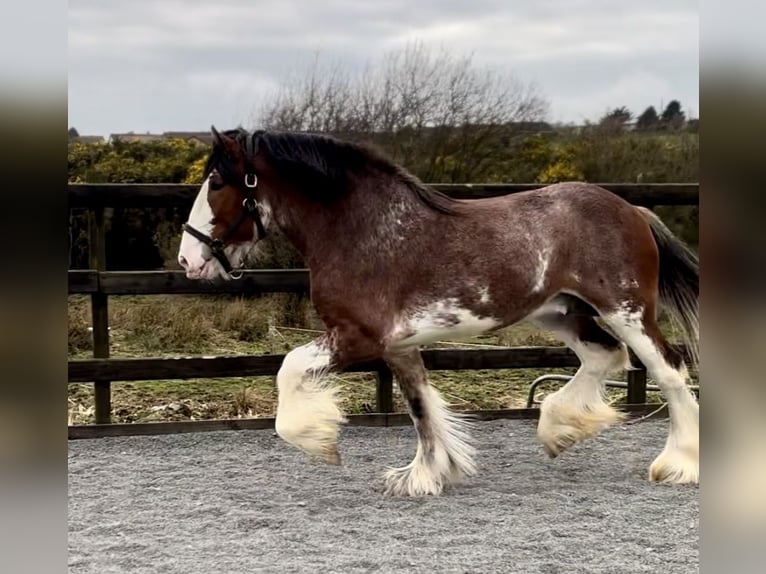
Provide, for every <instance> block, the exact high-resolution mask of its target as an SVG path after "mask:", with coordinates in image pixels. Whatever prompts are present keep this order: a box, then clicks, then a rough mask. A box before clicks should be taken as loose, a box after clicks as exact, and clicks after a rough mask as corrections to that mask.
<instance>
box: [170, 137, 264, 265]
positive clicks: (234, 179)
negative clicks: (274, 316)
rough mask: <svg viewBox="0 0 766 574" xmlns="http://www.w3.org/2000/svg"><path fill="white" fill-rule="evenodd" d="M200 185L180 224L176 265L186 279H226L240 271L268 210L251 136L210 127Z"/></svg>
mask: <svg viewBox="0 0 766 574" xmlns="http://www.w3.org/2000/svg"><path fill="white" fill-rule="evenodd" d="M212 133H213V149H212V151H211V153H210V156H209V158H208V161H207V165H206V166H205V172H204V177H205V179H204V182H203V184H202V187H201V188H200V190H199V193H198V194H197V197H196V199H195V201H194V205H193V206H192V209H191V212H190V214H189V218H188V221H187V222H186V223H185V224H184V233H183V237H182V239H181V245H180V247H179V250H178V262H179V263H180V264H181V266H182V267H183V268H184V269H185V270H186V276H187V277H188V278H190V279H214V278H216V277H219V276H220V277H223V278H225V279H228V278H231V277H234V276H236V273H237V270H238V269H241V268H242V267H244V265H245V263H246V261H247V258H248V256H249V255H250V253H251V252H252V251H253V248H254V247H255V245H256V243H258V241H260V240H261V239H263V237H264V235H265V229H266V226H267V225H268V223H269V220H270V211H269V209H268V207H267V206H266V205H265V203H264V201H263V198H262V197H259V196H260V195H261V190H259V188H258V177H257V175H256V172H255V155H256V153H257V149H256V148H255V145H254V143H253V142H254V136H253V135H251V134H248V133H246V132H244V131H243V130H230V131H225V132H223V133H219V132H218V131H217V130H216V129H215V127H213V128H212Z"/></svg>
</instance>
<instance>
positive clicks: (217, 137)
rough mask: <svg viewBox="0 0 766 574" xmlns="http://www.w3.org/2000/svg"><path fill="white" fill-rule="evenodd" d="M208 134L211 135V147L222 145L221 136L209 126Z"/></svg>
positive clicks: (213, 127)
mask: <svg viewBox="0 0 766 574" xmlns="http://www.w3.org/2000/svg"><path fill="white" fill-rule="evenodd" d="M210 132H211V133H212V134H213V145H217V146H219V145H223V139H222V138H221V134H220V133H219V132H218V130H217V129H215V126H210Z"/></svg>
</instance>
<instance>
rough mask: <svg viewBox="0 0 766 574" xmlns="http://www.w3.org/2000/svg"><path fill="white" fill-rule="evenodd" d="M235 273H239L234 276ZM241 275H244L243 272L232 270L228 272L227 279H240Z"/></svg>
mask: <svg viewBox="0 0 766 574" xmlns="http://www.w3.org/2000/svg"><path fill="white" fill-rule="evenodd" d="M235 273H239V275H235ZM242 275H244V271H242V269H237V270H234V269H232V270H231V271H229V277H231V278H232V279H242Z"/></svg>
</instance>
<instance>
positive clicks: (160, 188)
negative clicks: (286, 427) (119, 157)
mask: <svg viewBox="0 0 766 574" xmlns="http://www.w3.org/2000/svg"><path fill="white" fill-rule="evenodd" d="M68 185H69V194H68V197H69V207H70V208H73V207H84V208H95V207H191V205H192V203H194V198H195V197H196V196H197V194H198V193H199V189H200V186H199V185H192V184H185V183H125V184H123V183H70V184H68ZM544 185H545V184H541V183H443V184H442V183H438V184H429V187H431V188H433V189H437V190H439V191H441V192H443V193H445V194H446V195H449V196H451V197H454V198H456V199H478V198H482V197H497V196H501V195H508V194H511V193H520V192H523V191H529V190H531V189H538V188H540V187H544ZM597 185H600V186H602V187H604V188H606V189H608V190H610V191H612V192H613V193H615V194H616V195H619V196H620V197H622V198H624V199H625V200H627V201H629V202H630V203H633V204H634V205H646V206H653V205H697V204H698V203H699V184H697V183H599V184H597Z"/></svg>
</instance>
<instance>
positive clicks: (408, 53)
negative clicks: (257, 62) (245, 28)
mask: <svg viewBox="0 0 766 574" xmlns="http://www.w3.org/2000/svg"><path fill="white" fill-rule="evenodd" d="M547 110H548V104H547V102H546V101H545V100H544V99H543V98H542V97H541V96H540V95H539V94H538V91H537V89H536V87H535V86H534V85H525V84H523V83H522V82H520V81H519V80H518V79H516V78H515V77H514V76H513V75H512V74H510V73H508V72H506V71H503V70H497V69H493V68H490V67H478V66H476V65H475V64H474V62H473V57H472V56H471V55H469V56H455V55H453V54H451V53H449V52H447V51H445V50H441V51H439V52H436V53H433V52H431V51H430V50H428V49H427V48H426V47H425V46H423V45H422V44H411V45H408V46H406V47H405V48H404V49H402V50H400V51H395V52H390V53H388V54H386V55H384V57H383V58H382V59H381V60H380V61H379V62H377V63H374V64H368V65H367V66H366V67H365V69H364V70H362V71H361V72H357V73H351V72H350V71H348V70H347V69H345V68H343V67H342V66H341V65H340V64H338V63H334V64H331V65H329V66H322V65H321V64H320V61H319V58H318V57H317V58H316V59H315V60H314V62H313V66H312V67H311V68H310V69H309V70H308V72H307V73H306V74H304V75H303V76H300V77H298V78H294V79H288V80H286V81H285V82H283V83H282V84H281V86H280V88H279V91H278V92H277V93H276V95H275V97H274V98H273V99H272V100H270V101H268V102H267V103H266V105H265V106H263V107H262V109H261V110H260V117H258V118H257V121H256V124H257V125H258V126H259V127H266V128H272V129H287V130H297V131H312V132H324V133H332V134H335V135H339V136H342V137H346V138H349V139H364V140H369V141H372V142H374V143H376V144H378V145H380V146H381V147H382V148H384V149H385V150H386V151H387V153H389V154H390V155H391V156H392V157H393V158H394V159H395V160H397V161H400V162H401V163H403V164H404V165H406V166H407V167H408V168H409V169H411V170H412V171H414V172H415V173H416V174H417V175H419V176H420V177H421V178H423V179H425V180H427V181H453V182H457V181H468V180H471V179H472V178H476V177H481V176H482V175H483V173H484V172H486V170H487V166H488V164H490V163H491V162H493V161H495V160H496V159H497V157H498V155H502V154H503V153H504V151H507V148H508V142H509V140H510V138H511V137H512V136H513V134H514V133H516V132H517V131H518V130H519V128H520V126H522V127H523V126H524V125H525V124H529V123H530V122H541V121H542V120H543V119H544V117H545V115H546V113H547Z"/></svg>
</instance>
